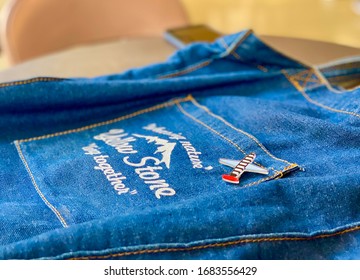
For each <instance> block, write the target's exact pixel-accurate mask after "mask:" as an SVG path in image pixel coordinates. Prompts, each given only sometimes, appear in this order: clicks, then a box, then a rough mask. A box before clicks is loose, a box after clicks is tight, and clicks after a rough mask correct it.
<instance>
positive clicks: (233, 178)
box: [222, 153, 256, 184]
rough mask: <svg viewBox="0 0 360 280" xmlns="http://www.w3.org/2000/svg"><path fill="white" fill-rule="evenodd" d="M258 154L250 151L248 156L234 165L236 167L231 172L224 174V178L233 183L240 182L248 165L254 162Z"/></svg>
mask: <svg viewBox="0 0 360 280" xmlns="http://www.w3.org/2000/svg"><path fill="white" fill-rule="evenodd" d="M255 157H256V154H255V153H250V154H248V155H247V156H246V157H244V158H243V159H242V160H240V162H238V164H237V165H236V166H235V167H234V169H233V170H232V171H231V172H230V174H223V175H222V179H223V180H224V181H225V182H228V183H232V184H239V182H240V177H241V175H242V174H243V173H244V172H245V171H249V170H246V169H247V167H248V166H249V165H250V164H252V163H253V162H254V160H255Z"/></svg>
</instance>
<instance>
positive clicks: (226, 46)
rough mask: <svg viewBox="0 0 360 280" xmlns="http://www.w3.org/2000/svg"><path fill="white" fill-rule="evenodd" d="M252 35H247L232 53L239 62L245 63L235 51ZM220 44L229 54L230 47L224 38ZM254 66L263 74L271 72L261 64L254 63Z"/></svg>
mask: <svg viewBox="0 0 360 280" xmlns="http://www.w3.org/2000/svg"><path fill="white" fill-rule="evenodd" d="M250 34H251V33H248V34H245V35H244V37H243V38H242V39H241V40H240V41H239V42H238V43H237V44H236V46H235V47H234V48H233V49H232V50H231V51H230V54H231V55H232V56H233V57H235V58H236V59H237V60H240V61H242V62H244V63H246V62H245V61H244V59H243V58H242V57H241V56H240V55H239V54H238V53H237V52H236V51H235V49H236V48H237V47H238V46H239V45H240V44H241V43H242V42H243V41H244V40H245V39H246V38H247V37H248V36H249V35H250ZM220 43H221V44H222V45H223V46H224V47H225V48H226V51H227V52H229V50H230V46H229V45H228V44H227V43H226V42H225V40H224V38H221V39H220ZM252 64H253V65H254V66H256V67H257V68H258V69H259V70H261V71H263V72H269V70H268V69H267V68H266V67H265V66H262V65H260V64H256V63H252Z"/></svg>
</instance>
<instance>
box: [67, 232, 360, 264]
mask: <svg viewBox="0 0 360 280" xmlns="http://www.w3.org/2000/svg"><path fill="white" fill-rule="evenodd" d="M358 230H360V226H355V227H352V228H348V229H345V230H342V231H340V232H334V233H327V234H320V235H317V236H310V237H268V238H253V239H240V240H234V241H228V242H222V243H212V244H207V245H198V246H192V247H187V248H163V249H145V250H138V251H132V252H122V253H112V254H108V255H103V256H88V257H76V258H69V260H91V259H108V258H116V257H125V256H134V255H142V254H156V253H171V252H188V251H196V250H204V249H211V248H222V247H228V246H236V245H241V244H248V243H264V242H282V241H285V242H287V241H313V240H318V239H324V238H331V237H336V236H340V235H343V234H346V233H351V232H355V231H358Z"/></svg>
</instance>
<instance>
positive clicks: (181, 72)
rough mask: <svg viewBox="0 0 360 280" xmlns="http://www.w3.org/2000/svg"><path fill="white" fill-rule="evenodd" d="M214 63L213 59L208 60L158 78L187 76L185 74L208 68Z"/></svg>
mask: <svg viewBox="0 0 360 280" xmlns="http://www.w3.org/2000/svg"><path fill="white" fill-rule="evenodd" d="M212 61H213V59H207V60H205V61H201V62H198V63H196V64H193V65H190V66H188V67H186V68H183V69H181V70H176V71H174V72H170V73H168V74H163V75H159V76H158V77H157V79H168V78H174V77H177V76H181V75H185V74H188V73H191V72H194V71H196V70H199V69H201V68H204V67H206V66H208V65H209V64H210V63H211V62H212Z"/></svg>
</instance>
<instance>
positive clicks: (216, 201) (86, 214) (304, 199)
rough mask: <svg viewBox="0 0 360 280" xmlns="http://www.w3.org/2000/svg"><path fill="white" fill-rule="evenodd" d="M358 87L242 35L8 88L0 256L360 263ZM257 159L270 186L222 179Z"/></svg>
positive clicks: (349, 72) (1, 120) (0, 142)
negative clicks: (113, 69) (143, 62)
mask: <svg viewBox="0 0 360 280" xmlns="http://www.w3.org/2000/svg"><path fill="white" fill-rule="evenodd" d="M359 75H360V60H359V59H357V58H351V59H348V60H346V61H338V62H334V63H332V64H328V65H323V66H322V67H319V68H315V67H312V66H309V65H306V64H304V63H301V62H299V61H296V60H294V59H291V58H289V57H287V56H285V55H283V54H281V53H279V52H277V51H275V50H273V49H272V48H270V47H269V46H267V45H266V44H264V43H263V42H262V41H261V40H259V39H258V38H257V37H256V36H255V35H254V34H253V33H252V31H249V30H246V31H243V32H240V33H238V34H234V35H229V36H225V37H222V38H220V39H219V40H217V41H216V42H214V43H211V44H207V43H196V44H193V45H190V46H188V47H186V48H184V49H182V50H180V51H178V52H176V53H175V54H174V55H173V56H171V57H170V58H169V59H168V61H166V62H164V63H160V64H156V65H150V66H148V67H145V68H140V69H132V70H129V71H127V72H125V73H122V74H114V75H108V76H101V77H96V78H91V79H85V78H76V79H58V78H45V77H44V78H35V79H31V80H26V81H19V82H13V83H8V84H0V100H1V102H0V107H1V108H0V129H1V138H0V154H1V157H0V185H1V195H0V207H1V208H0V209H1V211H0V232H1V234H0V258H2V259H360V253H359V252H360V250H359V249H360V247H359V244H360V232H359V229H360V204H359V196H360V176H359V175H360V170H359V159H360V149H359V145H360V112H359V108H360V106H359V105H360V103H359V102H360V101H359V94H360V90H359V87H358V85H359V80H360V79H359V77H360V76H359ZM250 153H254V154H255V155H256V158H255V160H254V162H253V164H254V166H255V167H258V168H262V169H263V170H267V174H265V175H264V174H258V173H253V172H245V173H243V174H242V176H241V177H240V182H239V184H230V183H227V182H225V181H224V180H222V175H223V174H229V173H230V172H231V171H232V168H231V167H228V166H226V165H224V164H220V163H219V159H220V158H226V159H231V160H234V161H235V162H238V161H240V160H241V159H242V158H244V157H245V156H246V155H249V154H250Z"/></svg>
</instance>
